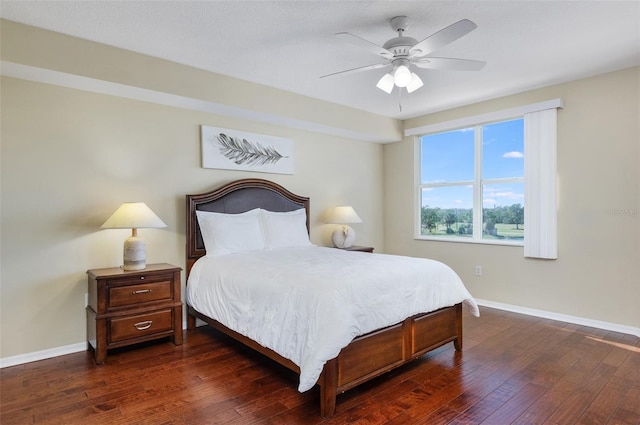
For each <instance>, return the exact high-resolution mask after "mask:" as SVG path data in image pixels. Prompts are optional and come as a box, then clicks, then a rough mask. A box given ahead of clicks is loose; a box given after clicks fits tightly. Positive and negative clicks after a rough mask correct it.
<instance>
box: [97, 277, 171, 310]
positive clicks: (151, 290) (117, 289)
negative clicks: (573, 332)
mask: <svg viewBox="0 0 640 425" xmlns="http://www.w3.org/2000/svg"><path fill="white" fill-rule="evenodd" d="M172 298H173V295H172V294H171V279H170V277H169V278H167V280H163V281H160V282H149V283H136V284H132V285H125V286H110V287H109V305H108V306H107V309H109V308H114V307H122V306H128V305H132V304H143V303H148V302H152V301H161V300H171V299H172Z"/></svg>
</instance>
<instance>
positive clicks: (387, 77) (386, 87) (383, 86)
mask: <svg viewBox="0 0 640 425" xmlns="http://www.w3.org/2000/svg"><path fill="white" fill-rule="evenodd" d="M393 84H394V80H393V75H391V74H389V73H387V74H384V75H383V76H382V78H380V80H379V81H378V84H376V87H377V88H379V89H380V90H382V91H384V92H386V93H387V94H391V91H392V90H393Z"/></svg>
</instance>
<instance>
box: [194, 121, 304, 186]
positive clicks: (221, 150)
mask: <svg viewBox="0 0 640 425" xmlns="http://www.w3.org/2000/svg"><path fill="white" fill-rule="evenodd" d="M201 137H202V168H216V169H222V170H237V171H255V172H260V173H275V174H294V171H295V158H294V146H293V140H292V139H286V138H283V137H276V136H269V135H265V134H256V133H250V132H248V131H241V130H233V129H228V128H221V127H211V126H206V125H202V126H201Z"/></svg>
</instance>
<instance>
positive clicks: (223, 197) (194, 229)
mask: <svg viewBox="0 0 640 425" xmlns="http://www.w3.org/2000/svg"><path fill="white" fill-rule="evenodd" d="M254 208H262V209H265V210H269V211H277V212H284V211H293V210H298V209H300V208H304V209H305V210H306V212H307V232H308V231H309V198H306V197H304V196H298V195H295V194H293V193H291V192H289V191H288V190H287V189H285V188H284V187H282V186H280V185H279V184H277V183H274V182H272V181H269V180H263V179H242V180H236V181H233V182H231V183H227V184H225V185H224V186H221V187H219V188H217V189H215V190H213V191H211V192H207V193H201V194H198V195H187V275H188V274H189V272H190V271H191V267H192V266H193V264H194V263H195V262H196V260H197V259H198V258H200V257H202V256H203V255H205V249H204V242H203V241H202V235H201V233H200V226H199V225H198V219H197V217H196V210H199V211H210V212H218V213H225V214H239V213H243V212H246V211H249V210H252V209H254Z"/></svg>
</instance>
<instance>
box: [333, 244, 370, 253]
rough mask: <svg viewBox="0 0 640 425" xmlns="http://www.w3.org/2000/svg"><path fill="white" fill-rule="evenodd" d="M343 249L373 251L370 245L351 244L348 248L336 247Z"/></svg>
mask: <svg viewBox="0 0 640 425" xmlns="http://www.w3.org/2000/svg"><path fill="white" fill-rule="evenodd" d="M338 249H342V250H344V251H360V252H373V247H372V246H360V245H351V246H350V247H349V248H338Z"/></svg>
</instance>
